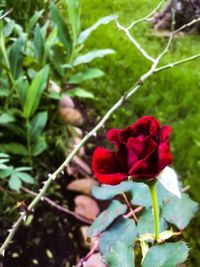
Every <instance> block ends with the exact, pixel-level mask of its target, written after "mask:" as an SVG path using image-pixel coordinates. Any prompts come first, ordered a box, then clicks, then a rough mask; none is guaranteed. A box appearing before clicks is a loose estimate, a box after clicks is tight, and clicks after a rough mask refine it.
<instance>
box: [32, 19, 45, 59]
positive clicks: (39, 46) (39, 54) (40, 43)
mask: <svg viewBox="0 0 200 267" xmlns="http://www.w3.org/2000/svg"><path fill="white" fill-rule="evenodd" d="M34 46H35V56H36V58H37V60H38V61H41V60H42V59H43V56H44V38H43V36H42V33H41V29H40V26H39V25H38V24H37V25H36V27H35V32H34Z"/></svg>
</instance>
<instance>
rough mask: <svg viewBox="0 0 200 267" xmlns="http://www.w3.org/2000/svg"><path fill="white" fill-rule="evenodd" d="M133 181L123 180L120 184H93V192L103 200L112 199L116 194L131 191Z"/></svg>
mask: <svg viewBox="0 0 200 267" xmlns="http://www.w3.org/2000/svg"><path fill="white" fill-rule="evenodd" d="M134 184H135V183H133V182H132V181H127V182H122V183H120V184H119V185H105V184H102V185H101V186H93V188H92V194H93V196H94V197H95V198H97V199H101V200H108V199H112V198H113V197H114V196H116V195H119V194H122V193H124V192H129V191H130V190H131V189H132V188H133V185H134Z"/></svg>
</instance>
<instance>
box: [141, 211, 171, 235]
mask: <svg viewBox="0 0 200 267" xmlns="http://www.w3.org/2000/svg"><path fill="white" fill-rule="evenodd" d="M166 229H167V223H166V221H165V220H164V218H163V216H162V215H161V216H160V232H163V231H165V230H166ZM137 233H138V235H139V236H140V235H142V234H144V233H154V219H153V214H152V208H148V209H144V210H143V211H142V213H141V215H140V217H139V221H138V225H137Z"/></svg>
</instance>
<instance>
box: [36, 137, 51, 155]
mask: <svg viewBox="0 0 200 267" xmlns="http://www.w3.org/2000/svg"><path fill="white" fill-rule="evenodd" d="M47 147H48V146H47V143H46V140H45V137H44V136H40V137H39V138H38V140H37V142H36V144H35V145H34V146H33V151H32V154H33V156H34V157H36V156H38V155H40V154H41V153H42V152H43V151H44V150H46V149H47Z"/></svg>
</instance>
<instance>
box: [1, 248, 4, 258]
mask: <svg viewBox="0 0 200 267" xmlns="http://www.w3.org/2000/svg"><path fill="white" fill-rule="evenodd" d="M0 254H1V255H2V256H3V257H4V256H5V249H4V250H2V252H1V253H0Z"/></svg>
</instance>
